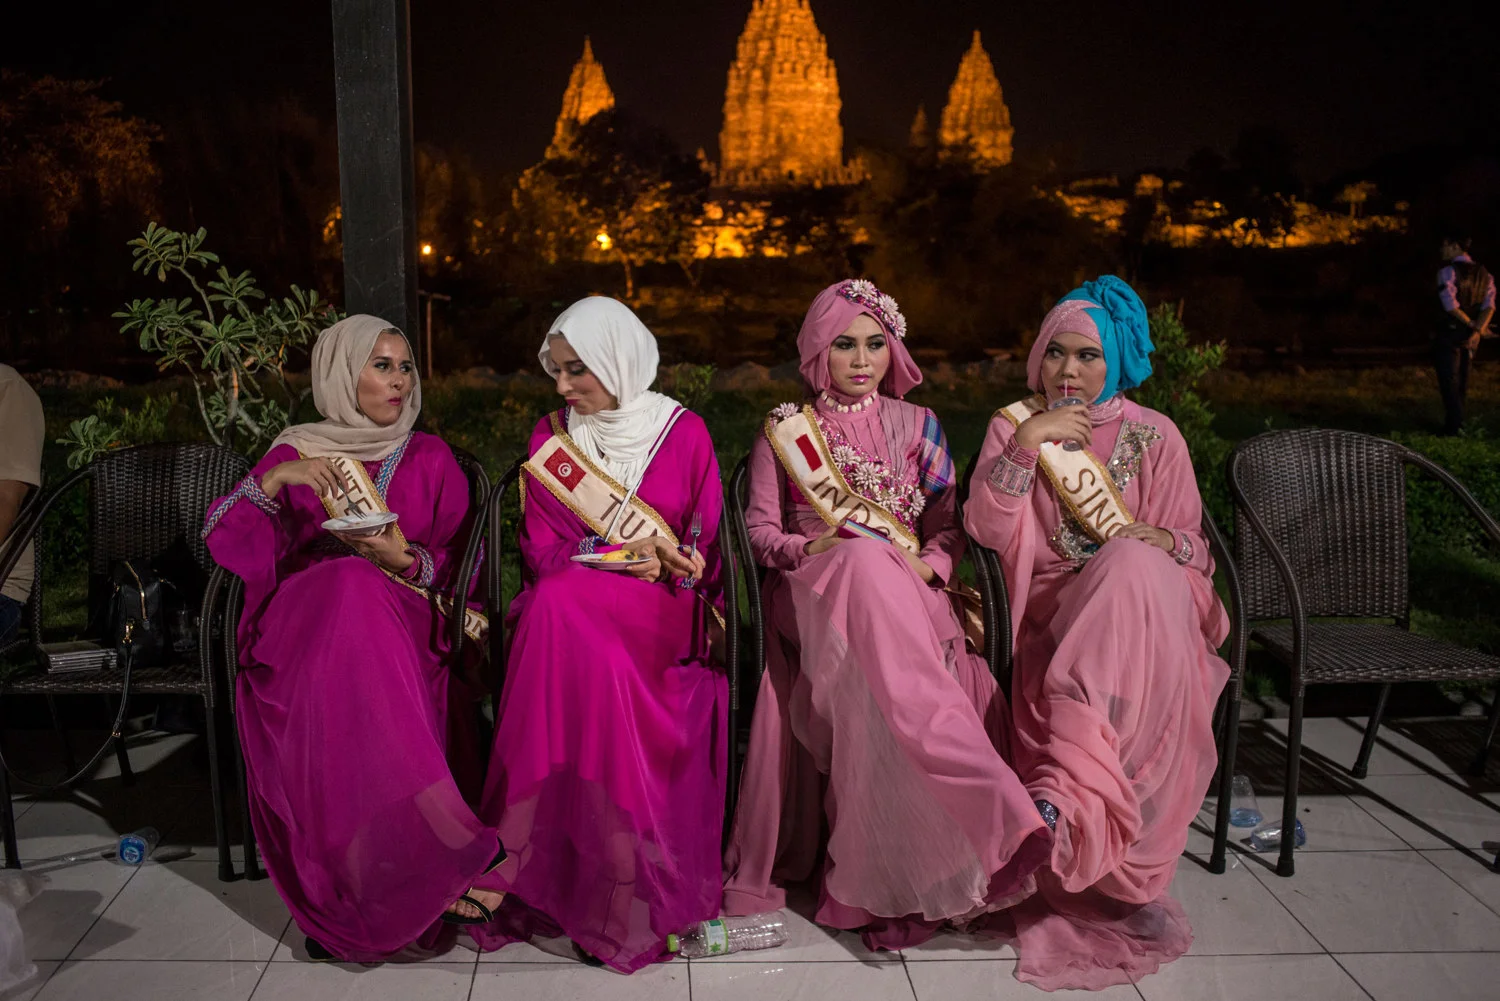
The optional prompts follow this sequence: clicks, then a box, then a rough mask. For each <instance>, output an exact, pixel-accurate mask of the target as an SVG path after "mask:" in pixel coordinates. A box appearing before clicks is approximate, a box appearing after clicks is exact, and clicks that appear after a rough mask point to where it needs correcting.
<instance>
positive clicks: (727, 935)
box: [667, 911, 786, 959]
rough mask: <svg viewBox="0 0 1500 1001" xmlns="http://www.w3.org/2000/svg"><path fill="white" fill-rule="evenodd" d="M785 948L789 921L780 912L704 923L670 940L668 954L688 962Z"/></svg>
mask: <svg viewBox="0 0 1500 1001" xmlns="http://www.w3.org/2000/svg"><path fill="white" fill-rule="evenodd" d="M785 944H786V917H785V916H784V915H783V914H782V913H781V912H780V911H772V912H771V913H770V914H747V915H745V916H744V917H739V918H715V919H714V920H712V921H700V922H698V923H697V924H696V925H694V926H693V927H691V928H689V929H688V930H687V931H685V932H683V933H682V934H681V935H668V936H667V951H668V952H675V953H677V954H678V955H682V956H686V957H687V958H688V959H702V958H703V957H705V956H724V955H727V954H729V953H731V952H748V951H750V950H753V949H774V948H776V947H777V946H778V945H785Z"/></svg>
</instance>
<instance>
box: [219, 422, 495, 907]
mask: <svg viewBox="0 0 1500 1001" xmlns="http://www.w3.org/2000/svg"><path fill="white" fill-rule="evenodd" d="M448 447H449V448H450V449H452V450H453V458H454V459H456V460H457V461H458V466H459V468H460V469H462V470H463V471H464V476H465V477H466V478H467V479H468V481H469V510H471V511H474V512H476V513H475V516H474V522H473V525H472V527H471V528H470V531H469V538H468V541H467V542H466V543H465V544H464V555H463V559H462V562H460V564H459V569H458V573H457V574H456V575H455V576H454V578H453V580H454V592H455V593H453V594H450V597H452V598H453V599H454V603H455V605H459V604H461V603H462V602H460V601H459V600H458V595H457V593H456V592H457V591H458V585H459V582H461V581H472V580H473V579H474V574H475V571H476V569H478V568H477V567H476V564H477V562H478V561H479V560H480V559H481V558H482V553H481V550H482V547H483V544H484V541H485V536H486V534H489V536H490V538H491V539H494V540H498V539H499V537H500V533H499V532H498V531H496V530H495V529H494V528H493V527H492V526H494V525H497V524H498V521H497V520H496V518H495V516H494V515H493V513H492V512H491V511H490V500H491V496H492V494H491V491H490V480H489V476H488V475H486V474H485V471H484V465H483V464H482V463H481V462H480V461H479V460H478V459H476V458H475V457H474V456H473V455H471V454H470V453H468V452H467V451H465V450H464V449H461V448H458V447H457V446H454V445H449V446H448ZM517 468H518V466H512V467H511V470H510V472H507V473H506V474H505V475H506V478H508V477H512V476H513V475H514V473H515V471H516V469H517ZM506 478H502V479H501V481H500V482H501V484H502V486H501V487H500V488H498V489H499V490H503V489H504V486H503V485H504V484H505V482H506ZM496 492H497V493H498V490H497V491H496ZM497 546H498V543H497ZM499 561H500V555H499V553H498V551H492V552H491V553H490V554H489V557H488V561H487V564H486V565H487V566H488V568H489V569H490V573H489V574H488V575H487V577H486V584H487V586H486V588H485V589H483V593H484V594H485V596H486V598H485V600H486V603H487V604H486V608H485V614H486V615H487V616H488V617H489V622H490V635H489V647H490V650H491V651H493V650H495V649H497V646H496V643H497V640H496V636H497V635H501V638H500V640H499V641H498V642H499V643H500V644H501V647H499V648H503V643H504V639H503V635H502V634H503V630H504V628H505V627H504V624H503V623H502V621H501V613H500V611H497V609H498V608H499V601H500V599H499V594H500V588H499V579H500V572H499ZM208 591H209V593H208V595H207V596H206V597H205V599H204V600H205V604H206V603H207V602H210V601H216V602H217V601H222V603H223V605H222V607H223V614H224V616H225V621H226V622H227V623H228V628H226V629H225V630H224V632H223V644H224V650H223V660H224V663H225V665H227V667H226V678H227V689H228V698H227V699H226V702H227V704H228V706H229V711H230V715H231V717H232V716H233V715H234V712H235V709H236V700H237V699H238V697H239V686H238V684H237V680H238V677H239V664H240V655H239V642H238V639H237V636H236V628H235V627H236V625H237V624H238V623H239V617H240V611H241V609H242V607H243V604H244V591H245V585H244V582H243V581H241V580H240V579H239V578H238V577H236V576H235V575H234V574H232V573H230V572H229V571H227V570H224V569H223V568H222V567H221V568H219V569H218V570H217V571H215V573H214V575H213V577H211V578H210V579H209V584H208ZM449 622H450V628H451V633H450V636H449V644H450V645H449V649H450V650H451V651H452V655H451V660H450V662H449V669H450V670H452V671H453V672H454V673H455V674H458V675H461V676H462V675H463V669H464V664H465V657H464V653H463V649H464V644H465V643H467V642H468V635H467V634H466V633H465V632H464V625H463V617H462V616H458V615H455V616H452V617H451V618H450V620H449ZM490 663H491V664H493V663H494V660H493V654H491V659H490ZM464 680H465V681H470V680H472V679H470V678H468V677H467V676H465V677H464ZM486 680H487V679H486ZM492 691H493V692H494V693H495V694H496V695H498V693H499V689H498V688H493V689H492ZM231 733H232V737H231V745H232V749H233V753H234V765H235V774H236V775H237V776H238V778H239V801H240V811H241V821H242V824H243V831H244V836H245V878H246V879H260V878H262V876H263V875H264V873H263V872H262V871H261V868H260V861H259V859H258V857H257V853H256V846H255V830H254V826H253V825H252V824H251V822H250V799H249V794H250V790H249V785H248V783H247V782H246V776H245V758H244V749H243V748H242V747H241V746H240V741H239V730H238V728H237V727H233V726H231Z"/></svg>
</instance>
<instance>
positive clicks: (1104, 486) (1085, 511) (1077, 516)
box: [998, 396, 1135, 543]
mask: <svg viewBox="0 0 1500 1001" xmlns="http://www.w3.org/2000/svg"><path fill="white" fill-rule="evenodd" d="M1046 409H1047V405H1046V402H1045V401H1044V400H1043V399H1042V398H1041V397H1040V396H1031V397H1027V398H1026V399H1024V400H1017V401H1016V402H1015V403H1012V404H1011V405H1010V406H1008V407H1004V408H1002V409H1001V410H999V411H998V414H999V415H1000V416H1003V417H1004V418H1005V419H1006V420H1008V421H1010V423H1011V424H1012V425H1013V426H1015V427H1020V426H1021V425H1022V424H1023V423H1025V422H1026V421H1028V420H1030V419H1031V418H1032V417H1034V416H1036V415H1037V414H1039V413H1043V412H1044V411H1045V410H1046ZM1038 452H1039V458H1038V459H1037V465H1039V466H1040V467H1041V468H1042V472H1043V473H1045V474H1046V475H1047V479H1048V480H1050V481H1051V482H1052V488H1053V489H1054V490H1055V491H1057V496H1058V498H1059V499H1061V500H1062V502H1063V505H1064V506H1065V507H1066V508H1067V509H1068V513H1069V514H1071V515H1072V516H1073V520H1074V521H1076V522H1078V524H1079V526H1080V527H1081V528H1082V529H1083V530H1084V531H1085V532H1087V533H1088V534H1089V535H1090V536H1091V537H1092V538H1093V539H1094V540H1095V541H1096V542H1099V543H1104V542H1108V541H1109V540H1110V539H1111V538H1113V537H1114V535H1115V533H1116V532H1118V531H1119V530H1120V529H1122V528H1124V527H1125V526H1126V525H1129V524H1131V523H1133V522H1134V521H1135V515H1133V514H1131V513H1130V508H1128V507H1126V506H1125V497H1124V495H1123V494H1122V493H1121V492H1120V488H1119V487H1118V486H1116V485H1115V480H1114V477H1112V476H1110V475H1109V470H1108V469H1106V468H1105V467H1104V464H1103V463H1102V462H1100V461H1099V460H1098V458H1096V457H1095V456H1094V454H1093V453H1092V452H1090V451H1089V450H1088V449H1086V448H1080V449H1079V450H1077V451H1076V452H1069V451H1067V450H1066V449H1064V448H1063V447H1062V445H1060V444H1059V443H1057V442H1052V441H1045V442H1042V445H1041V448H1039V449H1038ZM1089 505H1093V506H1092V507H1090V506H1089Z"/></svg>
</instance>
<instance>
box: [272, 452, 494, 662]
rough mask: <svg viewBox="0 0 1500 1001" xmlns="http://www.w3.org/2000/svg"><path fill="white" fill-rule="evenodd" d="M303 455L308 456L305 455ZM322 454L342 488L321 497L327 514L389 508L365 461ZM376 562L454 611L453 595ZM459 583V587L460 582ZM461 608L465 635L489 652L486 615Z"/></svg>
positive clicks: (410, 587)
mask: <svg viewBox="0 0 1500 1001" xmlns="http://www.w3.org/2000/svg"><path fill="white" fill-rule="evenodd" d="M297 454H298V455H301V454H302V453H300V452H298V453H297ZM302 457H303V458H307V457H306V456H302ZM323 458H325V459H327V460H328V462H329V463H330V464H331V465H332V466H333V471H334V472H335V473H336V474H337V475H338V478H339V485H340V486H341V487H342V488H343V491H344V492H343V495H342V496H339V497H322V498H320V499H321V500H322V501H323V510H325V511H327V512H328V516H329V517H330V518H342V517H344V516H346V515H351V514H354V515H360V514H363V515H370V514H384V513H386V512H387V511H389V510H390V508H388V507H386V504H385V498H384V497H381V496H380V491H379V490H378V489H376V487H375V481H374V480H371V479H370V474H369V473H368V472H366V471H365V465H364V463H362V462H358V461H356V460H354V459H351V458H349V456H347V455H327V456H323ZM390 530H391V531H392V532H394V533H395V535H396V540H397V541H398V542H400V543H401V548H403V549H405V548H406V546H407V542H406V536H405V535H403V534H402V533H401V526H400V525H399V524H393V525H391V527H390ZM375 565H376V566H377V567H380V570H381V572H382V573H384V574H385V575H386V576H387V577H389V578H390V579H391V580H393V581H395V582H396V583H397V584H400V585H401V586H402V587H404V588H407V589H408V590H412V591H415V592H416V593H418V594H420V595H423V596H424V597H427V598H430V599H432V600H433V601H434V602H435V603H436V604H437V608H438V611H440V612H442V613H443V614H444V615H447V616H451V615H452V614H453V599H452V598H450V597H449V596H448V595H446V594H439V593H437V592H436V591H429V590H428V589H427V588H425V587H418V586H417V585H416V584H413V583H412V582H411V581H409V580H407V579H406V578H404V577H402V576H401V575H400V574H397V573H395V572H393V571H391V570H387V569H386V568H385V567H382V566H380V564H379V563H376V564H375ZM460 587H462V584H461V585H460ZM463 612H464V633H465V635H467V636H468V637H469V639H471V640H473V641H474V642H475V643H476V644H478V645H479V648H480V649H481V650H484V651H486V652H488V650H489V646H488V645H487V644H486V643H485V642H484V639H485V637H486V636H487V635H489V631H490V621H489V619H488V618H486V617H485V616H484V614H483V613H481V612H476V611H474V609H472V608H469V607H468V606H467V605H466V606H464V610H463Z"/></svg>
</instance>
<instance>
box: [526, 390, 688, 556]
mask: <svg viewBox="0 0 1500 1001" xmlns="http://www.w3.org/2000/svg"><path fill="white" fill-rule="evenodd" d="M538 456H541V457H542V458H541V459H540V461H538ZM521 468H522V469H524V470H526V472H528V473H530V474H531V475H532V477H533V478H534V479H535V480H536V481H537V482H538V483H540V484H541V485H542V486H543V487H546V488H547V491H548V492H549V493H551V494H552V496H554V497H556V498H557V499H558V502H559V503H561V504H562V505H563V506H564V507H566V508H567V509H568V510H569V511H572V512H573V513H574V514H576V515H577V516H578V517H579V518H580V519H582V520H583V523H584V524H586V525H588V526H589V528H591V529H593V530H594V534H595V535H597V536H599V537H600V538H603V539H605V541H606V542H608V543H609V544H610V545H618V544H620V543H624V542H638V541H640V540H641V539H645V538H649V537H650V536H652V535H660V536H661V537H662V538H664V539H666V540H668V541H669V542H671V544H672V545H673V546H680V545H681V542H680V541H679V540H678V538H677V533H675V532H673V531H672V528H671V526H670V525H668V524H667V520H666V519H665V518H663V517H662V516H661V515H660V514H658V513H657V511H656V509H655V508H653V507H652V506H651V505H650V504H647V503H646V502H645V501H643V500H641V499H640V497H639V496H631V497H630V508H629V511H628V512H627V513H626V515H625V517H623V518H622V519H621V520H620V524H619V526H618V527H617V528H616V530H615V532H614V534H613V535H611V536H609V537H608V538H606V537H605V533H606V532H607V531H609V525H610V522H611V521H613V520H614V517H615V514H616V513H617V512H618V510H619V507H620V505H621V504H623V503H624V502H625V498H626V496H627V495H629V494H630V491H628V490H626V489H625V487H624V486H622V485H621V484H620V482H619V481H618V480H616V479H615V478H614V477H612V476H610V475H609V474H608V473H606V472H605V471H604V470H602V469H600V468H599V467H598V466H597V465H595V464H594V463H593V462H592V461H590V460H589V457H588V456H587V455H585V454H584V452H583V449H581V448H579V447H578V443H577V442H576V441H574V440H573V439H572V437H571V436H570V435H569V434H568V432H567V431H566V430H565V429H564V428H563V426H562V421H561V420H559V419H558V416H557V414H555V413H554V414H553V415H552V437H551V438H548V439H547V440H546V441H544V442H542V444H541V447H540V448H538V449H537V450H536V451H535V452H533V453H532V454H531V457H530V458H528V459H527V460H526V461H525V462H524V463H522V464H521ZM523 482H524V481H523ZM653 529H654V531H653Z"/></svg>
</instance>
